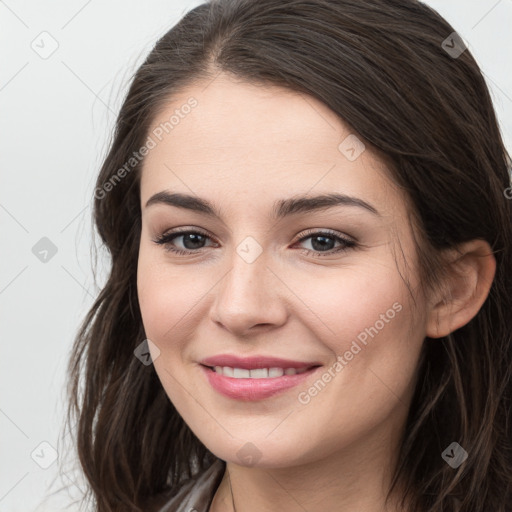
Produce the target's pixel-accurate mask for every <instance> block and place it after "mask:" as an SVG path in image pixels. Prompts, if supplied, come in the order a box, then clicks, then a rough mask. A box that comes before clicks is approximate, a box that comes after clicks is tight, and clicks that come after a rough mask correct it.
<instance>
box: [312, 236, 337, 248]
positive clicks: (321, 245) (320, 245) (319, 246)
mask: <svg viewBox="0 0 512 512" xmlns="http://www.w3.org/2000/svg"><path fill="white" fill-rule="evenodd" d="M316 240H323V243H320V244H319V245H318V244H316V243H315V242H316ZM325 240H328V242H327V245H332V244H334V240H333V239H332V237H328V236H315V237H313V238H312V239H311V245H312V247H313V249H315V250H322V249H325V248H326V244H325ZM329 242H330V243H329ZM332 248H333V247H327V250H329V249H332Z"/></svg>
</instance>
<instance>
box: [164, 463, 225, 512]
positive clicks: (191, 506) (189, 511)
mask: <svg viewBox="0 0 512 512" xmlns="http://www.w3.org/2000/svg"><path fill="white" fill-rule="evenodd" d="M224 467H225V463H224V462H223V461H222V460H220V459H219V460H216V461H215V462H214V463H213V464H212V465H211V466H210V467H209V468H208V469H207V470H205V471H204V472H203V473H201V474H199V475H196V476H195V477H194V478H190V479H188V480H186V481H185V482H183V483H182V485H181V487H180V490H179V491H178V494H176V495H175V496H173V497H172V498H171V499H170V500H169V501H168V502H167V503H166V504H165V505H164V506H163V507H162V508H161V509H160V510H159V511H158V512H208V511H209V510H210V505H211V504H212V501H213V497H214V496H215V493H216V491H217V488H218V487H219V485H220V482H221V480H222V477H223V476H224Z"/></svg>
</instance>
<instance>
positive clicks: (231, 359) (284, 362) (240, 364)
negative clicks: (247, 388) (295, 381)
mask: <svg viewBox="0 0 512 512" xmlns="http://www.w3.org/2000/svg"><path fill="white" fill-rule="evenodd" d="M201 364H202V365H204V366H210V367H211V366H229V367H230V368H242V369H245V370H254V369H257V368H285V369H286V368H296V369H301V368H311V367H313V366H320V365H321V364H320V363H318V362H315V361H313V362H303V361H292V360H290V359H281V358H279V357H267V356H262V355H256V356H251V357H239V356H234V355H229V354H219V355H217V356H212V357H207V358H206V359H203V360H202V361H201Z"/></svg>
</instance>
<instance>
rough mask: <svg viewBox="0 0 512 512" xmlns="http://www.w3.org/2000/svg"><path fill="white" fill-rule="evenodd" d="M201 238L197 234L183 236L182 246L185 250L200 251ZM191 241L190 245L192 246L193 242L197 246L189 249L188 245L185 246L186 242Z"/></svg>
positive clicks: (201, 236)
mask: <svg viewBox="0 0 512 512" xmlns="http://www.w3.org/2000/svg"><path fill="white" fill-rule="evenodd" d="M202 238H204V237H203V235H201V234H199V233H189V234H187V235H184V236H183V245H184V246H185V247H186V248H187V249H200V248H201V245H200V244H201V242H204V240H201V239H202ZM190 239H191V240H192V245H193V244H194V241H195V243H196V244H199V246H198V247H197V246H194V245H193V246H192V247H189V246H188V244H187V240H190Z"/></svg>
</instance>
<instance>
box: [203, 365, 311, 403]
mask: <svg viewBox="0 0 512 512" xmlns="http://www.w3.org/2000/svg"><path fill="white" fill-rule="evenodd" d="M215 366H221V365H215ZM224 366H230V365H227V364H226V365H224ZM267 367H268V366H262V367H261V368H267ZM274 367H280V368H283V366H279V365H275V366H274ZM302 367H304V365H303V366H302ZM200 368H201V370H202V371H203V372H204V373H205V375H206V377H207V379H208V381H209V383H210V385H211V386H212V387H213V389H215V390H216V391H218V392H219V393H222V394H223V395H224V396H227V397H228V398H234V399H236V400H242V401H255V400H263V399H265V398H269V397H271V396H273V395H276V394H278V393H282V392H283V391H286V390H287V389H290V388H292V387H295V386H297V385H298V384H300V383H301V382H303V381H304V380H306V379H307V378H309V377H310V376H311V374H312V373H314V372H315V371H316V370H317V369H318V368H319V367H314V368H310V369H309V370H308V371H306V372H304V373H298V374H295V375H283V376H282V377H272V378H267V379H235V378H233V377H225V376H224V375H220V374H218V373H216V372H215V371H214V370H213V369H211V368H209V367H207V366H204V365H200ZM236 368H240V366H236ZM252 368H256V367H254V366H253V367H252ZM286 368H293V366H286Z"/></svg>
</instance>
